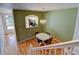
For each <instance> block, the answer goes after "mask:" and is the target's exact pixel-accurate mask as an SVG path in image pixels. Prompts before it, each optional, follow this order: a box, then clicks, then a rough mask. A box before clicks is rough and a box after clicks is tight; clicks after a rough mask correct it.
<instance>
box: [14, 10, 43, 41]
mask: <svg viewBox="0 0 79 59" xmlns="http://www.w3.org/2000/svg"><path fill="white" fill-rule="evenodd" d="M13 14H14V22H15V28H16V35H17V41H18V42H20V41H22V40H25V39H26V38H28V37H31V36H33V35H34V34H35V32H36V31H39V32H41V31H42V29H41V25H40V23H39V26H38V27H35V28H28V29H27V28H26V27H25V16H27V15H37V16H38V18H39V20H40V19H41V18H42V16H41V15H42V13H41V12H37V11H28V10H17V9H14V10H13Z"/></svg>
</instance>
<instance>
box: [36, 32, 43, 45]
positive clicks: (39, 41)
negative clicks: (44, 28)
mask: <svg viewBox="0 0 79 59" xmlns="http://www.w3.org/2000/svg"><path fill="white" fill-rule="evenodd" d="M38 33H39V32H35V38H36V41H37V43H38V45H40V43H41V42H42V40H40V39H38V38H37V37H36V35H37V34H38Z"/></svg>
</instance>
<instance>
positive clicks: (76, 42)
mask: <svg viewBox="0 0 79 59" xmlns="http://www.w3.org/2000/svg"><path fill="white" fill-rule="evenodd" d="M73 46H79V40H73V41H68V42H62V43H57V44H51V45H46V46H41V47H35V48H32V50H42V49H49V48H50V49H54V48H65V47H73Z"/></svg>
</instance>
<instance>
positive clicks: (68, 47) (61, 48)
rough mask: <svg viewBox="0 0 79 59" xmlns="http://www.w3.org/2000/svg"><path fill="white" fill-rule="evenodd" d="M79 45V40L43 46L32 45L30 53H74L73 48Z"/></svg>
mask: <svg viewBox="0 0 79 59" xmlns="http://www.w3.org/2000/svg"><path fill="white" fill-rule="evenodd" d="M75 46H79V40H73V41H68V42H62V43H57V44H51V45H46V46H41V47H32V45H30V47H29V51H28V53H29V54H30V55H72V54H73V52H72V50H73V48H74V47H75Z"/></svg>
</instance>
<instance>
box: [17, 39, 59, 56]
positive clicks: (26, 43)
mask: <svg viewBox="0 0 79 59" xmlns="http://www.w3.org/2000/svg"><path fill="white" fill-rule="evenodd" d="M60 42H61V41H59V40H57V39H52V43H51V44H55V43H60ZM30 44H32V46H33V47H37V46H38V43H37V41H36V40H35V38H31V39H29V40H26V41H24V42H21V43H19V44H18V47H19V51H20V54H22V55H26V54H27V52H28V48H29V45H30ZM60 50H61V49H57V52H58V53H57V55H58V54H59V53H60Z"/></svg>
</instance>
